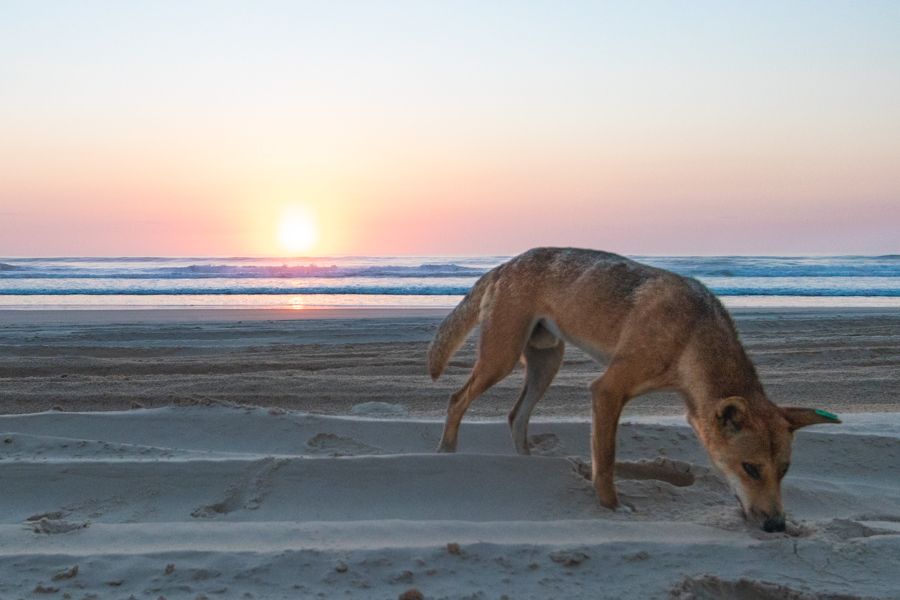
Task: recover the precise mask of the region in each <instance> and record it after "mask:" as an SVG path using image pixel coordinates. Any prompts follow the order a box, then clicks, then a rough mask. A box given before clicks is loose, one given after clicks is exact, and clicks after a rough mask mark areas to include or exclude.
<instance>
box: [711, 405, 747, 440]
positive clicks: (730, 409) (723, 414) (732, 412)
mask: <svg viewBox="0 0 900 600" xmlns="http://www.w3.org/2000/svg"><path fill="white" fill-rule="evenodd" d="M716 422H717V423H718V425H719V429H720V430H721V431H722V433H725V434H728V435H730V434H732V433H737V432H738V431H740V430H741V429H743V427H744V425H745V424H746V422H747V401H746V400H744V399H743V398H741V397H740V396H730V397H728V398H724V399H722V400H719V403H718V404H717V405H716Z"/></svg>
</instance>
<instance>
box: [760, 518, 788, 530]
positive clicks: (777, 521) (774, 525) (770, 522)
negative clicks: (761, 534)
mask: <svg viewBox="0 0 900 600" xmlns="http://www.w3.org/2000/svg"><path fill="white" fill-rule="evenodd" d="M763 531H766V532H768V533H772V532H773V531H784V515H775V516H774V517H769V518H768V519H766V520H765V522H764V523H763Z"/></svg>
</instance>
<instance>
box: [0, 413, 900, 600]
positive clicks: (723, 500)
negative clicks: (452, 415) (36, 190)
mask: <svg viewBox="0 0 900 600" xmlns="http://www.w3.org/2000/svg"><path fill="white" fill-rule="evenodd" d="M387 408H389V407H384V406H380V407H379V406H374V407H373V406H369V407H361V409H360V411H361V412H363V413H365V412H367V411H373V412H375V413H378V414H383V415H390V414H391V411H390V410H387ZM376 409H377V410H376ZM847 420H848V425H847V428H846V430H847V431H846V432H844V431H842V428H841V427H828V428H826V427H821V428H818V429H811V430H807V431H803V432H800V433H798V435H797V441H796V444H795V456H794V461H793V467H792V469H791V472H790V474H789V475H788V477H787V479H786V480H785V483H784V494H785V506H786V508H787V510H788V513H789V528H788V532H787V533H785V534H766V533H763V532H762V531H759V530H756V529H749V528H748V527H747V526H746V525H745V524H744V522H743V520H742V519H741V517H740V515H739V514H738V510H737V503H736V501H735V500H734V498H732V496H731V494H730V492H729V491H728V490H727V488H726V487H725V486H724V484H723V483H722V482H721V481H720V479H719V478H718V476H716V475H715V474H714V473H712V472H711V471H710V470H709V467H708V461H707V458H706V456H705V454H704V452H703V451H702V449H701V448H700V447H699V445H698V443H697V441H696V439H695V437H694V435H693V432H691V431H690V429H688V428H687V427H686V426H683V425H678V424H671V423H665V424H654V423H640V424H628V425H624V426H623V427H622V428H621V430H620V437H619V449H620V458H621V460H622V461H623V464H622V465H621V469H620V476H619V481H618V485H619V490H620V494H621V496H622V499H623V500H624V501H625V502H627V503H629V504H632V505H633V506H634V507H635V512H634V513H631V514H626V513H613V512H610V511H607V510H605V509H602V508H600V507H598V505H597V504H596V502H595V500H594V497H593V494H592V490H591V488H590V485H589V484H588V482H587V481H586V480H585V479H583V478H582V477H581V476H580V475H579V474H578V471H579V462H580V461H583V460H584V457H585V456H586V455H587V441H588V425H587V423H586V422H583V421H578V420H568V421H555V422H553V421H544V422H538V423H536V424H534V426H533V428H532V434H533V436H534V438H535V440H534V441H535V443H536V454H539V455H536V456H532V457H519V456H515V455H513V453H512V444H511V442H510V440H509V435H508V432H507V429H506V425H505V423H503V422H498V421H490V422H473V421H465V422H464V423H463V428H462V430H461V438H460V453H459V454H456V455H438V454H434V453H432V449H433V448H434V447H435V446H436V444H437V440H438V437H439V435H440V423H439V422H437V421H435V420H410V419H405V418H403V417H397V416H386V417H385V418H380V419H376V418H366V417H360V416H355V417H352V418H350V417H335V416H314V415H308V414H303V413H293V412H286V411H284V410H281V409H274V410H267V409H258V408H257V409H250V408H240V407H225V406H208V407H199V406H198V407H181V408H176V407H167V408H159V409H149V410H135V411H126V412H99V413H60V412H50V413H39V414H32V415H8V416H3V417H0V432H2V433H0V485H2V492H0V499H2V500H0V540H2V544H0V598H4V599H6V598H19V597H32V596H34V597H48V598H63V597H70V598H91V597H94V598H128V597H129V596H131V595H134V597H136V598H154V599H155V598H158V597H160V596H162V597H165V598H167V599H172V598H202V597H204V596H206V597H209V598H307V597H321V598H345V597H346V598H397V597H398V596H399V595H400V594H401V593H403V592H404V591H406V590H408V589H410V588H417V589H419V590H421V592H422V593H423V594H424V597H426V598H502V597H504V595H506V597H508V598H516V599H519V598H541V599H543V598H665V597H670V596H672V597H677V598H714V597H740V598H783V597H792V598H813V597H825V598H827V597H829V596H828V595H829V594H832V595H834V596H832V597H854V598H855V597H877V598H897V597H898V590H900V568H898V567H900V416H898V415H897V414H896V413H895V414H882V415H873V414H869V415H865V416H860V417H856V416H854V415H849V417H848V419H847ZM873 423H874V424H875V425H877V429H870V427H871V425H872V424H873ZM875 430H877V433H878V435H872V434H870V433H869V432H870V431H875ZM448 543H455V544H459V552H458V553H454V552H450V551H448V547H447V544H448ZM76 566H77V570H76V569H74V567H76ZM42 590H43V592H42ZM53 590H56V591H53ZM66 594H68V596H66ZM841 595H846V596H841Z"/></svg>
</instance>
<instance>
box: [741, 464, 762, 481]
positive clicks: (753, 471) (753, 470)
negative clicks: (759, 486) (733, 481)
mask: <svg viewBox="0 0 900 600" xmlns="http://www.w3.org/2000/svg"><path fill="white" fill-rule="evenodd" d="M741 466H742V467H744V471H746V472H747V475H749V476H750V478H751V479H760V478H761V475H760V474H759V467H757V466H756V465H751V464H750V463H743V464H741Z"/></svg>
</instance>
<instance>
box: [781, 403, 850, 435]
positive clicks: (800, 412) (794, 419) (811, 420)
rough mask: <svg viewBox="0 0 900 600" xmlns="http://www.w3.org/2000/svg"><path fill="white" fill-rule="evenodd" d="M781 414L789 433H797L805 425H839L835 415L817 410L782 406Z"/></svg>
mask: <svg viewBox="0 0 900 600" xmlns="http://www.w3.org/2000/svg"><path fill="white" fill-rule="evenodd" d="M781 414H783V415H784V418H785V419H787V422H788V423H789V426H790V428H791V431H797V430H798V429H800V428H801V427H806V426H807V425H818V424H819V423H835V424H837V423H840V422H841V420H840V419H838V418H837V415H833V414H831V413H830V412H828V411H826V410H821V409H818V408H796V407H793V406H784V407H782V408H781Z"/></svg>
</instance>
